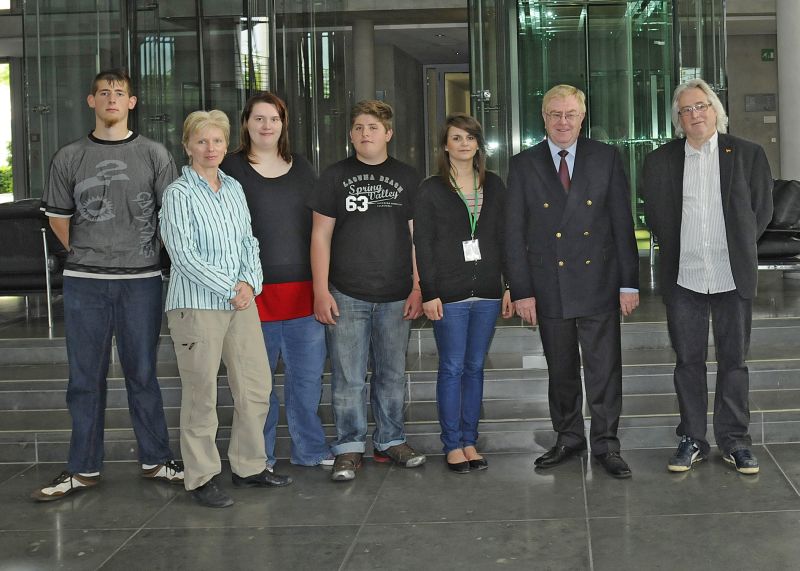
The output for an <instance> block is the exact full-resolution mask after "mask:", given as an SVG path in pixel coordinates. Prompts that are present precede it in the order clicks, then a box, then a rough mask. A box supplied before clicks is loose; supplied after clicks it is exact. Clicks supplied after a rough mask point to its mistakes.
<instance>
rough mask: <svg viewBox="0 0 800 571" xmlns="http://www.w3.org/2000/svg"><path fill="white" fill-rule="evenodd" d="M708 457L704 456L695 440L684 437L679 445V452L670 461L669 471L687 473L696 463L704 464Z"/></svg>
mask: <svg viewBox="0 0 800 571" xmlns="http://www.w3.org/2000/svg"><path fill="white" fill-rule="evenodd" d="M706 458H707V456H706V455H705V454H703V452H702V451H701V450H700V447H699V446H698V445H697V442H695V440H694V438H690V437H688V436H684V437H683V438H681V442H680V444H678V450H677V451H676V452H675V454H674V455H673V456H672V458H670V459H669V464H667V470H669V471H670V472H686V471H687V470H689V469H690V468H691V467H692V464H694V463H695V462H702V461H703V460H705V459H706Z"/></svg>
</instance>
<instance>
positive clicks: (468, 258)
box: [461, 238, 481, 262]
mask: <svg viewBox="0 0 800 571" xmlns="http://www.w3.org/2000/svg"><path fill="white" fill-rule="evenodd" d="M461 246H462V247H463V248H464V261H465V262H477V261H478V260H480V259H481V247H480V246H479V245H478V239H477V238H474V239H472V240H464V241H463V242H461Z"/></svg>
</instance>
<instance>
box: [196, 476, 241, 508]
mask: <svg viewBox="0 0 800 571" xmlns="http://www.w3.org/2000/svg"><path fill="white" fill-rule="evenodd" d="M189 494H191V496H192V497H193V498H194V499H195V501H196V502H197V503H198V504H200V505H201V506H205V507H207V508H227V507H228V506H232V505H233V498H231V497H230V496H229V495H228V494H226V493H225V492H223V491H222V488H220V487H219V484H217V477H216V476H214V477H213V478H211V479H210V480H209V481H208V482H206V483H205V484H203V485H202V486H200V487H199V488H195V489H194V490H189Z"/></svg>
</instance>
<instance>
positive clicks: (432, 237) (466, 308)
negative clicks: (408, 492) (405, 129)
mask: <svg viewBox="0 0 800 571" xmlns="http://www.w3.org/2000/svg"><path fill="white" fill-rule="evenodd" d="M440 144H441V149H440V151H441V152H440V154H439V165H438V166H439V169H438V170H439V173H438V174H437V175H436V176H432V177H430V178H428V179H427V180H425V181H424V182H423V183H422V185H421V187H420V192H419V194H418V199H417V201H416V203H415V208H414V245H415V247H416V255H417V267H418V269H419V275H420V286H421V288H422V300H423V309H424V311H425V315H426V316H427V317H428V319H430V320H432V321H433V331H434V335H435V337H436V347H437V349H438V351H439V373H438V377H437V382H436V397H437V402H438V407H439V423H440V425H441V427H442V435H441V438H442V443H443V444H444V452H445V454H446V455H447V457H446V461H447V465H448V467H449V468H450V469H451V470H453V471H454V472H457V473H466V472H469V471H470V470H471V469H473V470H482V469H484V468H486V467H487V466H488V464H487V462H486V460H485V459H484V458H483V457H482V456H481V455H480V454H479V453H478V451H477V450H476V448H475V445H476V443H477V441H478V420H479V418H480V409H481V400H482V398H483V363H484V359H485V357H486V352H487V351H488V349H489V343H490V341H491V339H492V335H493V333H494V326H495V322H496V321H497V316H498V314H499V313H500V310H501V307H502V313H503V317H506V318H508V317H511V316H512V315H513V308H512V305H511V298H510V294H509V292H508V291H505V288H504V287H503V281H502V277H501V276H502V270H503V259H504V258H503V215H504V203H505V186H504V185H503V182H502V181H501V180H500V177H498V176H497V175H495V174H494V173H491V172H487V171H486V148H485V142H484V138H483V132H482V130H481V126H480V123H478V121H476V120H475V119H474V118H472V117H470V116H468V115H464V114H461V113H458V114H454V115H450V116H448V117H447V120H446V122H445V124H444V126H443V129H442V135H441V138H440ZM501 300H502V301H501Z"/></svg>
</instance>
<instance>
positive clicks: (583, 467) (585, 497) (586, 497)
mask: <svg viewBox="0 0 800 571" xmlns="http://www.w3.org/2000/svg"><path fill="white" fill-rule="evenodd" d="M584 460H585V459H584V458H583V457H581V490H582V491H583V510H584V511H583V513H584V525H585V526H586V549H587V550H588V556H589V571H594V553H593V550H592V526H591V523H590V520H589V491H588V490H587V489H586V477H587V472H588V467H589V466H588V464H589V463H588V460H586V461H584Z"/></svg>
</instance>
